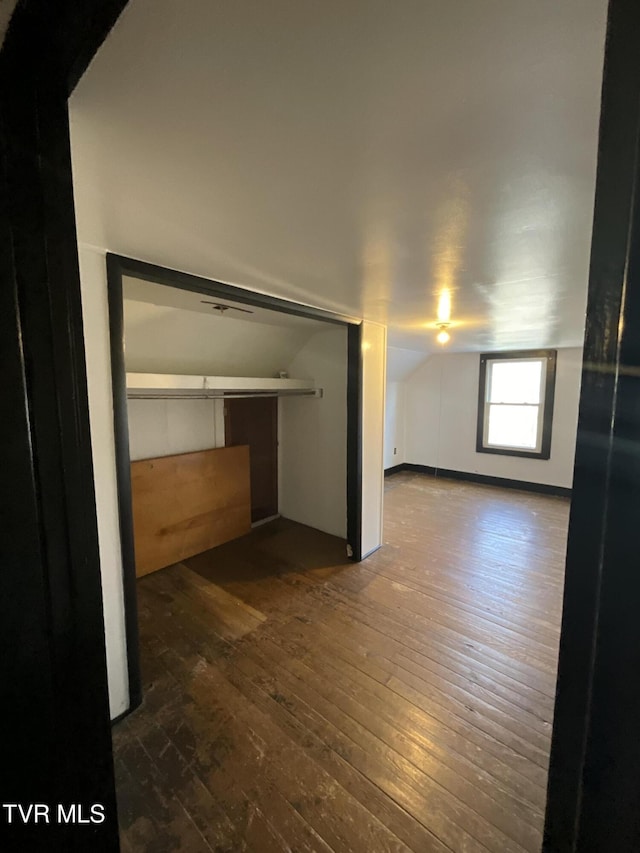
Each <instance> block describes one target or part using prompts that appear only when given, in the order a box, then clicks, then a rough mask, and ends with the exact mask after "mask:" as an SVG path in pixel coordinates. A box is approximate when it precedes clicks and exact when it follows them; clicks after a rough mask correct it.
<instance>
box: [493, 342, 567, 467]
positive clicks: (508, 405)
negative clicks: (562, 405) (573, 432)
mask: <svg viewBox="0 0 640 853" xmlns="http://www.w3.org/2000/svg"><path fill="white" fill-rule="evenodd" d="M555 382H556V351H555V350H550V349H549V350H532V351H530V352H501V353H485V354H483V355H481V356H480V390H479V397H478V434H477V442H476V450H477V451H478V453H500V454H504V455H505V456H528V457H532V458H534V459H548V458H549V456H550V455H551V421H552V418H553V393H554V389H555Z"/></svg>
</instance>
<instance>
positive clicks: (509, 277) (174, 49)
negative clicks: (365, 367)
mask: <svg viewBox="0 0 640 853" xmlns="http://www.w3.org/2000/svg"><path fill="white" fill-rule="evenodd" d="M606 6H607V3H606V0H562V2H558V0H536V2H531V0H397V2H389V0H348V2H344V0H323V2H322V3H312V2H307V1H306V0H269V2H258V0H233V2H223V0H181V2H179V3H178V2H176V0H130V3H129V5H128V7H127V8H126V10H125V12H124V14H123V16H122V18H121V20H120V21H119V22H118V24H117V25H116V27H115V29H114V30H113V32H112V34H111V35H110V36H109V38H108V39H107V41H106V42H105V44H104V46H103V48H102V49H101V51H100V53H99V54H98V56H97V57H96V58H95V60H94V62H93V63H92V65H91V67H90V68H89V70H88V72H87V73H86V74H85V76H84V78H83V79H82V81H81V82H80V84H79V86H78V88H77V90H76V92H75V94H74V96H73V98H72V101H71V119H72V145H73V157H74V175H75V191H76V203H77V217H78V230H79V238H80V239H81V240H82V241H84V242H87V243H91V244H93V245H97V246H102V247H105V248H108V249H110V250H112V251H116V252H119V253H122V254H126V255H132V256H134V257H138V258H142V259H144V260H148V261H152V262H154V263H158V264H162V265H166V266H170V267H174V268H177V269H182V270H186V271H189V272H194V273H197V274H200V275H204V276H208V277H211V278H215V279H218V280H221V281H227V282H231V283H235V284H240V285H242V286H245V287H249V288H253V289H256V290H260V291H265V292H268V293H273V294H275V295H278V296H282V297H285V298H289V299H294V300H299V301H301V302H306V303H311V304H315V305H318V306H320V307H324V308H328V309H333V310H338V311H342V312H345V313H348V314H353V315H356V316H364V317H367V318H369V319H372V320H378V321H381V322H385V323H388V324H389V326H390V328H389V342H390V343H391V344H392V345H395V346H398V347H402V348H408V349H418V350H425V351H429V350H430V349H432V348H434V343H433V339H434V332H433V324H434V323H435V320H436V303H437V295H438V293H439V291H440V290H441V289H442V288H445V287H448V288H451V290H452V319H453V321H454V324H453V329H452V341H451V343H450V344H449V346H450V347H451V348H452V349H457V350H474V349H490V348H496V349H498V348H502V349H507V348H510V347H514V346H518V347H526V346H542V345H554V346H562V345H567V346H569V345H576V344H580V343H581V340H582V332H583V323H584V306H585V297H586V283H587V273H588V260H589V245H590V231H591V218H592V209H593V194H594V179H595V162H596V150H597V128H598V115H599V95H600V85H601V73H602V61H603V47H604V34H605V20H606Z"/></svg>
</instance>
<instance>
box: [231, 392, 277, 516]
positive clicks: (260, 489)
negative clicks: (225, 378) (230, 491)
mask: <svg viewBox="0 0 640 853" xmlns="http://www.w3.org/2000/svg"><path fill="white" fill-rule="evenodd" d="M224 434H225V445H226V447H235V446H236V445H248V447H249V459H250V462H249V478H250V482H251V522H252V524H255V523H256V522H258V521H264V520H265V519H267V518H273V517H274V516H276V515H277V514H278V400H277V399H276V398H275V397H244V398H238V399H235V400H225V403H224Z"/></svg>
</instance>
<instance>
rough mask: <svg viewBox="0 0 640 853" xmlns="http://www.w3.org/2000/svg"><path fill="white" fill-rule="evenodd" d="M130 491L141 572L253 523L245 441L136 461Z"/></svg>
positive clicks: (196, 551)
mask: <svg viewBox="0 0 640 853" xmlns="http://www.w3.org/2000/svg"><path fill="white" fill-rule="evenodd" d="M131 491H132V502H133V529H134V540H135V555H136V575H137V576H138V577H140V576H142V575H146V574H149V573H150V572H155V571H157V570H158V569H163V568H165V567H166V566H170V565H172V564H173V563H178V562H180V560H185V559H187V558H188V557H193V556H195V555H196V554H201V553H202V552H203V551H207V550H209V548H215V547H216V545H221V544H222V543H223V542H229V541H230V540H231V539H236V538H237V537H238V536H243V535H244V534H245V533H248V532H249V531H250V529H251V490H250V485H249V448H248V447H246V446H236V447H221V448H217V449H214V450H201V451H198V452H196V453H181V454H178V455H177V456H164V457H160V458H157V459H141V460H139V461H137V462H132V463H131Z"/></svg>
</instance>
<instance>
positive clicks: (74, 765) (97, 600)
mask: <svg viewBox="0 0 640 853" xmlns="http://www.w3.org/2000/svg"><path fill="white" fill-rule="evenodd" d="M122 5H123V4H120V7H121V6H122ZM82 6H84V7H85V9H84V11H83V9H82V8H81V7H82ZM90 6H93V7H94V8H96V9H97V7H98V6H100V3H97V2H96V3H94V4H91V3H84V4H82V3H80V2H76V3H72V2H51V3H42V2H35V0H34V2H29V0H23V2H21V3H19V4H18V7H17V9H16V13H15V15H14V18H13V20H12V23H11V26H10V29H9V32H8V33H7V36H6V40H5V44H4V46H3V49H2V52H1V53H0V155H1V164H2V174H1V177H0V180H1V185H0V190H1V192H0V271H1V272H2V285H3V286H2V288H0V294H1V295H0V339H1V341H2V344H1V345H2V351H1V355H2V357H1V359H0V369H1V371H2V389H3V417H2V418H1V419H0V428H1V429H2V441H1V442H0V448H1V450H2V456H3V463H2V472H3V476H2V478H0V484H1V485H0V506H1V510H2V523H1V525H0V536H1V537H2V563H1V564H0V631H1V633H2V636H1V641H0V647H1V649H2V653H1V656H0V662H1V664H2V673H1V674H0V684H1V691H2V703H1V714H2V731H3V737H2V744H3V746H2V758H1V766H2V772H1V773H0V801H1V802H2V803H21V804H23V805H24V806H25V807H28V805H29V804H30V803H43V804H46V805H48V806H49V808H50V809H51V812H50V820H49V823H42V822H41V823H39V824H34V823H29V824H28V825H26V826H25V825H23V824H21V823H20V822H18V821H14V822H12V823H11V824H10V823H9V822H8V815H7V811H6V810H5V809H2V813H1V814H0V847H1V848H2V849H3V850H4V849H6V850H10V849H11V850H19V849H25V850H32V849H33V850H36V849H42V850H44V849H46V850H51V851H76V850H78V851H80V850H82V851H85V850H87V849H95V850H117V849H118V831H117V814H116V802H115V789H114V780H113V764H112V757H111V737H110V725H109V706H108V696H107V683H106V660H105V645H104V626H103V615H102V598H101V585H100V565H99V556H98V540H97V524H96V516H95V495H94V489H93V471H92V456H91V439H90V432H89V419H88V402H87V392H86V367H85V362H84V340H83V329H82V309H81V301H80V283H79V274H78V262H77V248H76V235H75V219H74V207H73V187H72V175H71V155H70V146H69V127H68V117H67V96H68V92H69V80H70V77H69V71H70V67H69V65H68V63H69V62H71V58H72V57H76V59H77V57H78V56H79V55H80V53H81V52H82V51H80V52H79V51H78V49H77V48H78V43H79V42H82V45H83V46H84V47H83V50H85V51H86V49H87V48H88V45H92V46H93V48H92V50H93V52H95V50H96V49H97V47H98V45H99V44H100V42H101V40H102V38H103V37H104V35H106V30H104V31H103V32H101V33H98V32H96V31H94V30H91V29H90V28H89V29H84V30H82V22H83V21H84V20H85V18H86V14H85V13H86V8H87V7H90ZM74 7H75V11H76V12H77V13H78V14H77V16H76V17H75V22H74V15H73V12H74ZM112 12H113V4H110V13H109V16H107V17H109V20H111V13H112ZM99 17H100V16H99ZM62 19H64V20H65V22H66V24H67V25H69V26H68V27H67V28H66V29H65V28H60V27H59V26H58V24H59V23H60V21H61V20H62ZM89 52H90V53H91V51H89ZM87 55H88V54H87ZM91 55H92V53H91ZM85 59H86V56H85ZM84 61H85V60H82V61H81V62H80V65H81V64H82V62H84ZM74 62H75V67H76V69H77V68H78V67H80V66H79V65H78V62H77V61H76V60H74ZM58 803H61V804H63V805H64V806H65V807H69V806H70V805H71V804H74V803H75V804H80V805H81V806H82V813H83V818H84V819H85V820H86V819H87V818H88V817H89V816H90V815H91V812H90V808H91V806H92V805H94V804H95V805H98V806H100V809H99V810H98V812H97V813H96V814H95V815H94V817H95V818H96V822H90V823H88V824H86V823H83V824H81V825H80V824H78V823H69V824H67V823H64V822H60V821H58V820H57V816H56V807H57V804H58ZM101 812H103V813H104V815H105V817H104V819H102V820H100V813H101Z"/></svg>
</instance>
